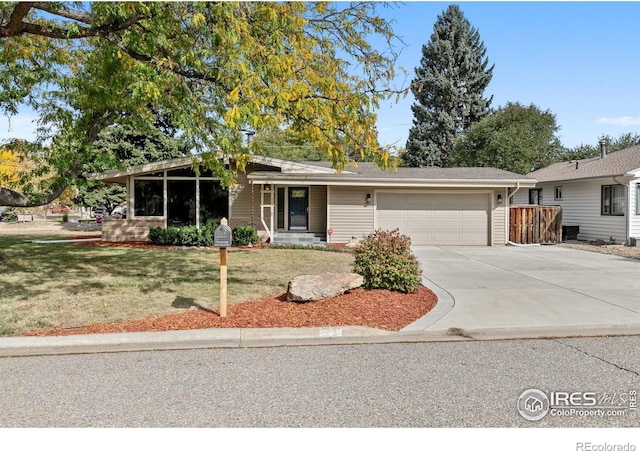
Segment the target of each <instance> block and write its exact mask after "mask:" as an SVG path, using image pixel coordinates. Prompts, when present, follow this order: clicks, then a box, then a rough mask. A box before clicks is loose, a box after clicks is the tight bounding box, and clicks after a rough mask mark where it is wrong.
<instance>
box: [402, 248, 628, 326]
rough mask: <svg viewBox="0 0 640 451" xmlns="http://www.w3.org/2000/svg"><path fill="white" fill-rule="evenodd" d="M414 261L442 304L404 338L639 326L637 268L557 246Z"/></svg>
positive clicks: (449, 252)
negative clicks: (420, 332)
mask: <svg viewBox="0 0 640 451" xmlns="http://www.w3.org/2000/svg"><path fill="white" fill-rule="evenodd" d="M414 254H415V255H416V257H418V259H419V261H420V263H421V265H422V269H423V283H424V285H425V286H427V287H429V288H431V289H432V290H433V291H435V292H436V294H437V295H438V299H439V302H438V305H437V307H436V308H435V309H434V310H432V311H431V312H429V313H428V314H427V315H426V316H425V317H423V318H421V319H420V320H418V321H416V322H415V323H413V324H411V325H409V326H407V327H406V328H405V329H404V330H408V331H417V330H450V328H459V329H463V330H468V329H475V330H477V329H509V328H555V329H564V330H567V329H568V330H571V328H579V327H580V326H586V327H591V326H617V325H619V326H621V327H622V328H624V327H627V326H634V327H635V328H636V329H637V327H638V326H640V260H632V259H625V258H622V257H616V256H612V255H605V254H598V253H594V252H586V251H579V250H573V249H566V248H561V247H557V246H533V247H515V246H505V247H502V246H497V247H426V246H425V247H415V248H414Z"/></svg>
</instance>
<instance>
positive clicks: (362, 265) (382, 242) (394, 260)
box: [353, 230, 422, 293]
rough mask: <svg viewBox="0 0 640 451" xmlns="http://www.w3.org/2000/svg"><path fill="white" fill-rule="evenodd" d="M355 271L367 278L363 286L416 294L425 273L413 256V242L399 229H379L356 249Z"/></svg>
mask: <svg viewBox="0 0 640 451" xmlns="http://www.w3.org/2000/svg"><path fill="white" fill-rule="evenodd" d="M354 255H355V262H354V264H353V270H354V272H355V273H357V274H360V275H361V276H362V277H364V284H363V287H364V288H367V289H373V288H382V289H386V290H393V291H401V292H403V293H410V292H414V291H416V290H417V289H418V286H419V285H420V278H421V275H422V270H421V269H420V264H419V263H418V260H417V259H416V257H415V256H414V255H413V254H412V253H411V239H410V238H409V237H407V236H406V235H401V234H400V232H399V231H398V230H393V231H383V230H377V231H375V232H374V233H372V234H370V235H368V236H367V237H365V238H364V239H363V240H362V241H361V242H360V244H359V245H358V246H357V247H356V248H355V249H354Z"/></svg>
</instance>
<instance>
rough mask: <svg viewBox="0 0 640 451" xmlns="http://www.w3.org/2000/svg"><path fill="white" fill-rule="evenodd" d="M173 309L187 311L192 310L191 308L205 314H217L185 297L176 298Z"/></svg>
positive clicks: (172, 305) (172, 304)
mask: <svg viewBox="0 0 640 451" xmlns="http://www.w3.org/2000/svg"><path fill="white" fill-rule="evenodd" d="M171 307H173V308H179V309H185V310H186V309H190V308H191V307H195V308H197V309H198V310H202V311H204V312H208V313H215V312H214V311H213V310H211V309H209V308H206V307H203V306H202V305H200V304H198V303H197V302H196V300H195V299H193V298H185V297H183V296H176V299H175V300H174V301H173V302H172V303H171Z"/></svg>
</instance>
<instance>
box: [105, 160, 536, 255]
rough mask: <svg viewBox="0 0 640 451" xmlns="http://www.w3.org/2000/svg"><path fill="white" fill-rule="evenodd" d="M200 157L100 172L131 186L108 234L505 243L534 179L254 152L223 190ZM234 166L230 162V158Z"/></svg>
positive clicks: (128, 237) (107, 223)
mask: <svg viewBox="0 0 640 451" xmlns="http://www.w3.org/2000/svg"><path fill="white" fill-rule="evenodd" d="M193 162H194V157H186V158H181V159H174V160H167V161H162V162H158V163H150V164H145V165H140V166H133V167H130V168H128V169H126V170H124V171H118V170H112V171H107V172H105V173H103V174H101V175H99V176H96V177H95V178H96V179H98V180H102V181H104V182H107V183H119V184H122V185H126V187H127V204H128V216H127V219H126V220H106V221H104V222H103V225H102V227H103V240H107V241H121V240H145V239H146V236H147V234H148V231H149V229H150V228H151V227H154V226H160V227H167V226H171V225H187V224H195V225H198V224H205V223H206V222H207V221H210V220H214V219H219V218H221V217H223V216H224V217H227V218H228V220H229V225H230V226H231V227H236V226H240V225H249V224H250V225H253V226H254V227H255V228H256V229H257V231H258V233H259V235H260V236H261V237H262V238H263V239H269V240H271V241H272V242H292V241H293V242H296V241H297V242H320V243H331V244H334V243H347V242H349V241H351V240H352V239H353V238H356V239H359V238H361V237H363V236H364V235H367V234H369V233H371V232H373V231H374V230H377V229H383V230H393V229H396V228H397V229H399V230H400V232H401V233H404V234H406V235H409V236H410V237H411V240H412V243H413V244H414V245H479V246H492V245H505V244H507V242H508V239H509V237H508V230H509V227H508V221H509V208H508V205H509V196H510V193H517V192H519V190H520V189H525V190H526V189H528V188H533V187H534V186H535V183H536V181H535V180H534V179H533V178H531V177H525V176H522V175H519V174H514V173H511V172H507V171H503V170H499V169H493V168H445V169H443V168H398V169H397V170H386V171H383V170H381V169H380V168H378V167H377V166H375V165H374V164H372V163H358V165H357V167H355V166H354V165H352V164H350V165H349V166H348V167H346V168H345V169H344V170H343V171H342V172H338V171H337V170H335V169H333V168H331V166H330V164H329V163H325V162H304V163H299V162H292V161H284V160H278V159H275V158H269V157H262V156H252V157H251V159H250V162H249V164H248V165H247V166H246V173H240V174H239V176H238V179H237V185H236V186H234V187H232V188H229V189H228V190H225V189H222V187H221V186H220V183H219V181H218V180H217V179H216V178H215V177H213V176H212V174H211V173H210V172H207V171H206V170H204V169H203V170H201V171H200V174H199V175H196V174H195V172H194V171H193V170H192V165H193ZM231 164H233V163H231Z"/></svg>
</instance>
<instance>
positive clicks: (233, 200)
mask: <svg viewBox="0 0 640 451" xmlns="http://www.w3.org/2000/svg"><path fill="white" fill-rule="evenodd" d="M251 187H252V185H250V184H249V180H248V179H247V176H246V174H238V179H237V185H236V186H235V187H233V188H231V189H230V190H229V226H231V227H238V226H244V225H253V226H254V227H255V228H256V230H258V231H264V230H265V229H264V226H263V225H262V222H261V221H260V186H259V185H256V186H254V187H253V190H254V193H253V215H252V214H251V213H252V212H251V202H252V201H251ZM265 215H269V209H265Z"/></svg>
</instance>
